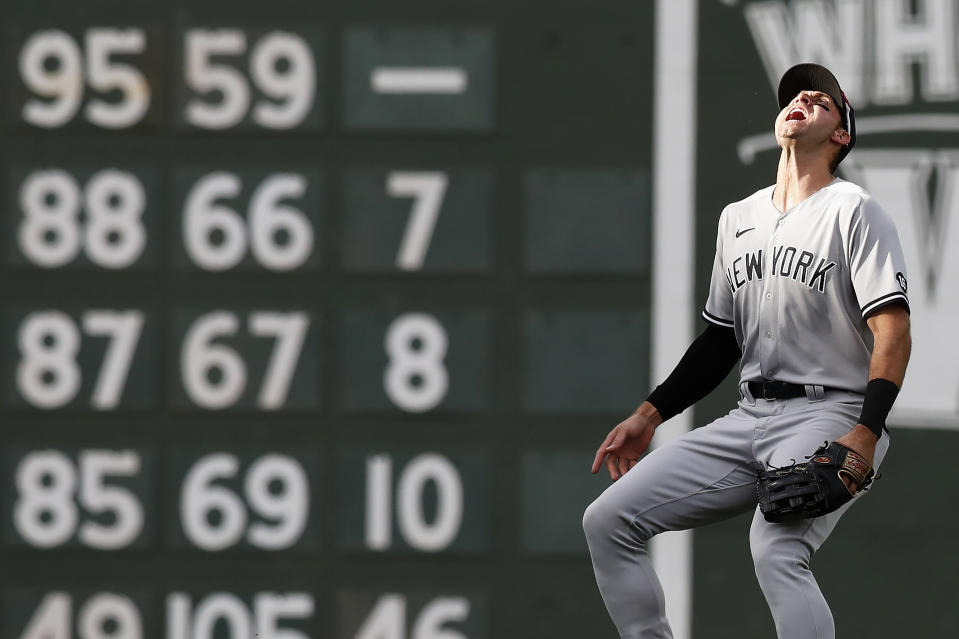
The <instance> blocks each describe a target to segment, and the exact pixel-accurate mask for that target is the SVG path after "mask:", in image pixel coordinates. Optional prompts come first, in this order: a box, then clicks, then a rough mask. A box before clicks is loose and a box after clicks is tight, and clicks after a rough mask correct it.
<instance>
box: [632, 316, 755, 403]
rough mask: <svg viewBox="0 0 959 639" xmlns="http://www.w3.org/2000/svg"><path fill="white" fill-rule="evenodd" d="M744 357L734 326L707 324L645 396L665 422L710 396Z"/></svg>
mask: <svg viewBox="0 0 959 639" xmlns="http://www.w3.org/2000/svg"><path fill="white" fill-rule="evenodd" d="M741 356H742V351H740V350H739V343H738V342H737V341H736V333H735V332H734V331H733V329H732V328H726V327H724V326H717V325H716V324H707V325H706V330H704V331H703V332H702V333H700V335H699V337H697V338H696V339H695V340H694V341H693V343H692V344H690V345H689V348H688V349H687V350H686V354H685V355H683V358H682V359H681V360H679V364H677V365H676V368H674V369H673V372H672V373H670V374H669V377H667V378H666V381H664V382H663V383H662V384H660V385H659V386H657V387H656V389H655V390H654V391H653V392H652V393H650V395H649V397H647V398H646V401H648V402H649V403H650V404H652V405H653V406H655V407H656V410H658V411H659V414H660V416H662V418H663V421H666V420H667V419H669V418H670V417H673V416H674V415H678V414H679V413H681V412H683V411H684V410H686V409H687V408H689V407H690V406H692V405H693V404H695V403H696V402H698V401H699V400H701V399H702V398H703V397H705V396H706V395H708V394H709V393H710V392H711V391H712V390H713V389H714V388H716V387H717V386H719V383H720V382H721V381H723V380H724V379H725V378H726V375H728V374H729V371H730V370H732V368H733V366H735V364H736V362H737V361H739V358H740V357H741Z"/></svg>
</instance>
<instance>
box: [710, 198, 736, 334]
mask: <svg viewBox="0 0 959 639" xmlns="http://www.w3.org/2000/svg"><path fill="white" fill-rule="evenodd" d="M727 210H728V209H724V210H723V213H722V215H720V216H719V224H718V228H717V231H716V255H715V257H714V258H713V271H712V275H711V276H710V279H709V297H708V298H707V299H706V306H705V308H704V309H703V318H704V319H705V320H706V321H707V322H709V323H711V324H715V325H717V326H722V327H725V328H732V327H733V292H732V290H731V289H730V288H729V282H728V281H727V280H726V268H725V264H724V262H723V238H724V236H725V234H726V224H727Z"/></svg>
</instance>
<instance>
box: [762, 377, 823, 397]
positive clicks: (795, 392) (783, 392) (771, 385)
mask: <svg viewBox="0 0 959 639" xmlns="http://www.w3.org/2000/svg"><path fill="white" fill-rule="evenodd" d="M748 386H749V392H750V393H751V394H752V396H753V398H754V399H788V398H790V397H805V396H806V387H805V386H804V385H803V384H793V383H791V382H777V381H767V382H749V384H748ZM823 390H824V391H828V390H832V389H831V388H823Z"/></svg>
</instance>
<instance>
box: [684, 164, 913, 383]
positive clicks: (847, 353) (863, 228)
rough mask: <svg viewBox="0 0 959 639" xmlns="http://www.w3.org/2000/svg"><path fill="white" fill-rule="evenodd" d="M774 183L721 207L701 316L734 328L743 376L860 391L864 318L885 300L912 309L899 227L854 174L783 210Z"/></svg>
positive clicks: (866, 347) (868, 348) (868, 337)
mask: <svg viewBox="0 0 959 639" xmlns="http://www.w3.org/2000/svg"><path fill="white" fill-rule="evenodd" d="M774 189H775V186H770V187H767V188H765V189H762V190H760V191H757V192H756V193H754V194H753V195H751V196H750V197H748V198H746V199H745V200H742V201H740V202H736V203H733V204H730V205H729V206H727V207H726V208H725V209H724V210H723V213H722V216H720V219H719V232H718V234H717V239H716V257H715V260H714V262H713V272H712V280H711V281H710V286H709V298H708V299H707V301H706V307H705V309H704V310H703V317H705V318H706V320H707V321H709V322H712V323H714V324H718V325H720V326H726V327H732V328H733V329H735V332H736V338H737V339H738V340H739V345H740V347H741V348H742V351H743V355H742V361H741V363H740V381H753V380H763V379H767V380H780V381H784V382H792V383H797V384H818V385H822V386H827V387H833V388H842V389H846V390H851V391H857V392H863V391H864V390H865V388H866V383H867V382H868V373H869V359H870V357H871V354H872V347H873V336H872V332H871V331H870V330H869V327H868V326H867V324H866V318H868V317H869V316H870V315H871V314H872V313H874V312H875V311H877V310H878V309H880V308H882V307H883V306H886V305H888V304H894V303H899V304H905V305H906V307H907V308H908V298H907V295H906V266H905V260H904V258H903V254H902V247H901V246H900V243H899V234H898V233H897V232H896V228H895V226H894V224H893V222H892V220H891V219H890V217H889V215H888V214H887V213H886V212H885V211H884V210H883V209H882V207H880V206H879V204H878V203H877V202H876V201H875V200H873V199H872V198H871V197H870V196H869V195H868V194H867V193H866V192H865V191H863V189H862V188H860V187H859V186H857V185H855V184H853V183H851V182H846V181H844V180H841V179H839V178H836V179H835V180H833V181H832V182H830V183H829V184H828V185H827V186H825V187H823V188H822V189H820V190H819V191H817V192H815V193H814V194H812V195H810V196H809V197H807V198H806V199H805V200H803V201H802V202H800V203H799V204H797V205H795V206H794V207H792V208H791V209H789V210H788V211H786V212H785V213H782V212H780V211H779V210H778V209H777V208H776V206H775V204H773V200H772V197H773V191H774Z"/></svg>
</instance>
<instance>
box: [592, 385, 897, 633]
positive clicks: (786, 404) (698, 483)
mask: <svg viewBox="0 0 959 639" xmlns="http://www.w3.org/2000/svg"><path fill="white" fill-rule="evenodd" d="M806 392H807V395H808V398H807V397H799V398H793V399H781V400H765V399H759V400H755V399H753V398H752V396H751V395H750V394H749V392H748V389H746V388H745V387H741V389H740V396H741V398H742V399H741V400H740V402H739V406H738V407H737V408H736V409H734V410H732V411H731V412H730V413H729V414H728V415H726V416H724V417H721V418H719V419H717V420H715V421H714V422H712V423H711V424H709V425H707V426H704V427H702V428H698V429H695V430H692V431H690V432H688V433H686V434H684V435H683V436H681V437H677V438H676V439H674V440H672V441H670V442H669V443H667V444H665V445H663V446H661V447H659V448H657V449H656V450H654V451H652V452H651V453H649V454H648V455H646V456H645V457H644V458H643V459H642V460H641V461H640V462H639V463H638V464H636V465H635V466H633V468H631V469H630V470H629V471H628V472H627V473H626V474H625V475H623V476H622V477H621V478H620V479H619V480H618V481H616V482H615V483H613V484H612V485H611V486H610V487H609V488H607V489H606V490H605V491H604V492H603V494H602V495H600V496H599V497H598V498H597V499H596V501H594V502H593V503H592V504H590V505H589V507H587V509H586V512H585V514H584V516H583V529H584V530H585V532H586V540H587V542H588V544H589V552H590V555H591V557H592V560H593V570H594V572H595V573H596V583H597V585H598V586H599V591H600V593H601V594H602V596H603V600H604V601H605V602H606V608H607V609H608V610H609V614H610V616H611V617H612V619H613V623H614V624H616V628H617V629H618V630H619V634H620V636H621V637H622V638H623V639H672V636H673V635H672V632H671V631H670V629H669V624H668V622H667V621H666V612H665V603H664V599H663V590H662V587H661V586H660V584H659V579H658V578H657V577H656V573H655V572H653V565H652V561H651V560H650V557H649V553H648V552H647V549H646V548H647V542H648V541H649V539H650V538H651V537H652V536H653V535H656V534H657V533H661V532H663V531H666V530H684V529H687V528H693V527H696V526H701V525H703V524H708V523H712V522H716V521H719V520H722V519H726V518H728V517H731V516H733V515H737V514H739V513H742V512H745V511H748V510H754V511H755V513H754V515H753V520H752V526H751V528H750V531H749V545H750V549H751V551H752V557H753V563H754V567H755V571H756V577H757V579H758V580H759V585H760V587H761V589H762V591H763V594H764V595H765V597H766V601H767V603H768V604H769V609H770V611H771V612H772V616H773V620H774V621H775V623H776V632H777V634H778V636H779V639H814V638H815V639H834V637H835V626H834V624H833V619H832V613H831V612H830V611H829V606H828V605H827V603H826V600H825V598H823V595H822V592H821V591H820V590H819V585H818V584H817V583H816V579H815V577H813V574H812V571H811V570H810V567H809V562H810V559H811V557H812V555H813V553H814V552H816V550H818V549H819V547H820V546H821V545H822V543H823V542H824V541H825V540H826V538H827V537H828V536H829V534H830V533H831V532H832V530H833V528H835V526H836V523H837V522H838V521H839V518H840V517H842V515H843V513H845V512H846V510H847V509H848V508H849V507H850V506H852V504H853V503H855V501H856V499H854V500H852V501H851V502H849V503H848V504H846V505H845V506H843V507H842V508H840V509H839V510H837V511H835V512H832V513H830V514H828V515H825V516H823V517H818V518H815V519H807V520H802V521H799V522H795V523H789V524H771V523H769V522H767V521H766V520H765V519H764V518H763V516H762V514H761V513H760V512H759V508H758V506H757V505H756V500H757V497H756V473H757V471H758V470H759V469H760V468H763V467H765V465H766V464H771V465H773V466H784V465H787V464H789V463H791V461H792V460H794V459H795V460H799V461H803V460H804V456H805V455H809V454H811V453H812V451H813V450H815V449H816V448H817V447H818V446H821V445H822V443H823V442H824V441H833V440H835V439H838V438H839V437H841V436H842V435H843V434H845V433H846V432H848V431H849V429H850V428H852V427H853V426H854V425H855V424H856V422H857V420H858V418H859V414H860V412H861V410H862V395H858V394H855V393H846V392H842V391H827V392H825V393H824V392H823V390H822V387H821V386H807V388H806ZM888 448H889V436H888V435H887V434H883V436H882V437H881V438H880V440H879V442H878V443H877V445H876V455H875V460H874V464H873V465H874V466H875V467H876V468H878V467H879V464H880V463H881V462H882V459H883V457H884V456H885V454H886V451H887V450H888ZM865 494H867V493H860V495H859V497H862V496H863V495H865ZM859 497H857V499H858V498H859Z"/></svg>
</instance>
